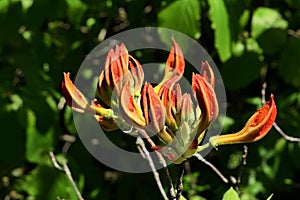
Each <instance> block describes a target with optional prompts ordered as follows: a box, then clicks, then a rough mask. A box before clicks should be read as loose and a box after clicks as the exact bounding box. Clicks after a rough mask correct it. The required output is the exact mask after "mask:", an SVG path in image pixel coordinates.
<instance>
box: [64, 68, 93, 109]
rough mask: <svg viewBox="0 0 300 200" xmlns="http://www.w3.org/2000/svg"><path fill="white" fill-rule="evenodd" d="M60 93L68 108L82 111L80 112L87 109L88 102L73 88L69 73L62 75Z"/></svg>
mask: <svg viewBox="0 0 300 200" xmlns="http://www.w3.org/2000/svg"><path fill="white" fill-rule="evenodd" d="M62 93H63V95H64V97H65V99H66V102H67V104H68V105H69V106H70V107H72V108H75V109H79V110H82V112H84V110H85V109H86V108H87V105H88V102H87V100H86V99H85V96H84V95H83V94H82V93H81V92H80V91H79V90H78V89H77V88H76V87H75V86H74V84H73V82H72V81H71V79H70V73H64V80H63V82H62Z"/></svg>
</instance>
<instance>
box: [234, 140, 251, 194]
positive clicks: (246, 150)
mask: <svg viewBox="0 0 300 200" xmlns="http://www.w3.org/2000/svg"><path fill="white" fill-rule="evenodd" d="M243 148H244V150H243V154H242V163H241V165H240V169H239V175H238V177H237V180H236V179H232V183H233V184H234V185H235V190H236V191H237V193H238V194H239V195H240V193H241V192H240V190H239V184H240V183H241V179H242V175H243V172H244V169H245V166H246V164H247V156H248V147H247V146H246V145H244V146H243ZM233 180H235V181H233Z"/></svg>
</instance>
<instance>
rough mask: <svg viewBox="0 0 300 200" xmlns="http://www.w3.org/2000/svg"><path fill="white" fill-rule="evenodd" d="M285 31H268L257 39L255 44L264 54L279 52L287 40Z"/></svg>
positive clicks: (272, 29)
mask: <svg viewBox="0 0 300 200" xmlns="http://www.w3.org/2000/svg"><path fill="white" fill-rule="evenodd" d="M287 36H288V34H287V31H285V30H282V29H278V28H277V29H274V28H271V29H268V30H266V31H265V32H263V33H262V34H260V35H259V36H258V38H257V42H258V43H259V45H260V46H261V48H262V49H263V52H264V53H265V54H274V53H277V52H280V51H281V50H282V48H283V46H284V44H285V43H286V40H287Z"/></svg>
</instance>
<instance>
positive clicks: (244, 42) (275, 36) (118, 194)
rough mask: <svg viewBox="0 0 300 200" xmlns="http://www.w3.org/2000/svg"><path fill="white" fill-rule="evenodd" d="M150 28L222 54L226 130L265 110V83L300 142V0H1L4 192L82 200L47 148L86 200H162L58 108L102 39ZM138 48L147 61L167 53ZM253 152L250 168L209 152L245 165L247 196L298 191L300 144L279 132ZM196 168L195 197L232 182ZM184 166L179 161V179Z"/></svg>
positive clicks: (231, 150) (227, 153)
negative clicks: (92, 145)
mask: <svg viewBox="0 0 300 200" xmlns="http://www.w3.org/2000/svg"><path fill="white" fill-rule="evenodd" d="M144 26H158V27H166V28H171V29H175V30H177V31H180V32H182V33H185V34H187V35H189V36H191V37H192V38H194V39H196V40H198V41H199V43H200V44H201V45H202V46H203V47H204V48H205V49H206V50H207V51H208V52H209V54H210V55H211V56H212V58H213V60H214V61H215V63H216V64H217V66H218V68H219V70H220V72H221V74H222V77H223V80H224V83H225V87H226V92H227V100H228V109H227V113H228V115H227V118H226V124H225V127H224V133H228V132H234V131H237V130H239V129H241V128H242V127H243V125H244V123H245V122H246V120H247V119H248V118H249V117H250V116H251V114H252V113H254V111H255V110H256V109H257V108H258V107H260V106H261V87H262V83H263V82H264V81H266V82H267V83H268V87H267V90H266V92H267V98H268V97H269V95H270V93H271V92H272V93H273V94H274V95H275V101H276V103H277V109H278V116H277V123H278V124H279V126H280V127H281V128H282V129H283V130H284V131H285V132H286V133H287V134H289V135H291V136H294V137H300V132H299V128H300V125H299V120H300V116H299V110H300V108H299V105H300V93H299V92H300V91H299V89H300V1H299V0H281V1H279V0H272V1H267V0H265V1H254V0H252V1H251V0H247V1H246V0H219V1H213V0H207V1H206V0H203V1H202V0H201V1H200V0H177V1H169V0H168V1H158V0H155V1H146V0H120V1H113V0H103V1H96V0H0V27H1V28H0V125H1V126H0V134H1V136H0V178H1V184H0V199H5V200H8V199H28V200H29V199H30V200H32V199H44V200H46V199H49V200H50V199H76V198H77V197H76V195H75V193H74V190H73V188H72V187H71V185H70V183H69V181H68V179H67V178H66V176H65V174H64V173H63V172H60V171H59V170H57V169H56V168H54V166H53V164H52V163H51V161H50V159H49V154H48V153H49V151H53V152H54V153H55V154H56V155H57V159H58V161H59V162H60V163H61V161H62V160H64V159H67V160H68V165H69V167H70V169H71V171H72V175H73V177H74V179H75V182H76V183H77V185H78V187H79V189H80V191H81V194H82V195H83V196H84V197H85V199H123V200H126V199H161V195H160V193H159V190H158V188H157V186H156V183H155V181H154V178H153V175H152V173H146V174H129V173H122V172H118V171H115V170H113V169H110V168H109V167H107V166H105V165H103V164H101V163H99V162H98V161H97V160H95V159H93V157H92V156H91V155H90V154H89V153H88V152H87V151H86V149H85V148H84V146H83V144H82V143H81V141H80V139H79V138H78V135H77V133H76V129H75V127H74V124H73V121H72V113H71V110H70V108H67V107H64V108H60V106H58V105H60V102H61V98H62V95H61V81H62V79H63V76H62V73H63V72H71V74H72V78H74V76H75V75H76V72H77V69H78V68H79V66H80V64H81V62H82V61H83V59H84V58H85V56H86V55H87V54H88V53H89V52H90V51H91V50H92V49H93V48H94V47H95V46H96V45H97V44H98V43H99V42H101V41H103V40H104V39H105V38H108V37H109V36H112V35H114V34H116V33H119V32H122V31H125V30H128V29H132V28H136V27H144ZM161 38H163V36H161ZM162 41H163V42H164V40H162ZM139 55H140V58H139V60H140V62H141V63H143V61H145V60H152V61H157V60H159V61H160V60H162V61H163V60H166V59H167V54H165V55H164V54H156V53H153V54H149V53H148V54H147V55H145V56H144V57H143V51H142V52H139ZM134 56H135V55H134ZM164 56H165V57H164ZM115 137H116V138H115V139H117V140H119V141H121V140H122V139H123V136H122V134H118V136H115ZM74 140H75V141H74ZM66 141H67V142H66ZM73 141H74V142H73ZM70 143H72V144H71V146H70V147H69V148H68V146H66V145H68V144H70ZM132 145H134V144H132ZM247 147H248V156H247V164H246V166H244V167H243V170H242V171H241V167H240V166H241V155H242V152H243V145H232V146H224V147H220V148H219V149H218V151H216V150H214V151H212V152H211V153H210V154H209V156H207V157H206V159H207V160H209V161H210V162H212V163H213V164H214V165H215V166H216V167H217V168H218V169H219V170H220V171H221V172H222V173H223V174H224V175H225V176H226V177H227V178H229V177H230V176H234V177H238V176H239V174H240V172H242V174H241V175H240V177H241V183H240V184H239V185H238V188H239V190H240V191H241V198H242V199H267V197H269V196H270V195H271V194H272V193H273V194H274V196H273V198H272V199H283V198H289V199H299V198H300V192H299V191H300V159H299V154H300V145H299V143H293V142H289V141H287V140H285V139H284V138H282V137H281V136H280V135H279V134H278V133H277V132H276V131H275V130H274V129H272V130H271V131H270V133H269V134H268V135H267V136H266V137H265V138H264V139H263V140H261V141H258V142H256V143H253V144H247ZM66 150H68V151H66ZM189 166H190V171H188V173H186V175H185V176H184V192H183V194H184V196H185V197H186V198H188V199H192V200H199V199H221V198H222V196H223V194H224V193H225V191H226V190H228V189H229V188H230V186H231V185H232V184H225V183H223V182H222V180H221V179H220V178H219V177H217V176H216V175H215V173H214V172H213V171H212V170H211V169H210V168H209V167H207V166H206V165H205V164H203V163H201V162H200V161H197V160H196V158H191V159H190V161H189ZM177 170H178V169H177V166H170V171H171V174H172V177H173V179H174V181H175V179H176V177H177ZM159 172H161V177H162V180H163V183H164V185H166V184H165V179H164V173H163V172H162V171H159ZM149 194H150V195H149Z"/></svg>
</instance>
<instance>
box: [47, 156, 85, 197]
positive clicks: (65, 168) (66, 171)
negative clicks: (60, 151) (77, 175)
mask: <svg viewBox="0 0 300 200" xmlns="http://www.w3.org/2000/svg"><path fill="white" fill-rule="evenodd" d="M49 155H50V158H51V161H52V163H53V165H54V167H55V168H56V169H58V170H59V171H63V172H64V173H65V174H66V175H67V177H68V179H69V181H70V183H71V185H72V187H73V189H74V190H75V193H76V195H77V197H78V199H79V200H84V198H83V197H82V196H81V194H80V191H79V189H78V187H77V185H76V183H75V181H74V179H73V177H72V173H71V171H70V169H69V167H68V165H67V163H66V161H63V167H61V166H60V165H59V164H58V162H57V160H56V157H55V155H54V153H53V152H52V151H50V152H49Z"/></svg>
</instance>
